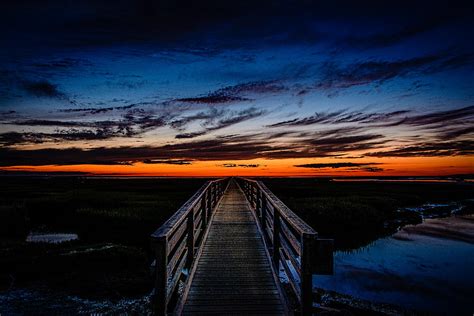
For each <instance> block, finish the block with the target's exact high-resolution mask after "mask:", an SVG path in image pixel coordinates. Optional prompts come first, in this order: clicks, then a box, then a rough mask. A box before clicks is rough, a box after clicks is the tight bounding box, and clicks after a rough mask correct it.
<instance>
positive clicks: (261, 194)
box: [151, 178, 333, 315]
mask: <svg viewBox="0 0 474 316" xmlns="http://www.w3.org/2000/svg"><path fill="white" fill-rule="evenodd" d="M151 240H152V247H153V249H154V250H155V255H156V256H155V260H154V263H153V265H152V269H153V270H154V275H155V287H154V291H153V296H152V297H153V306H154V307H153V311H154V314H155V315H169V314H175V315H181V314H185V315H191V314H195V315H196V314H199V315H285V314H289V315H293V314H300V315H312V313H313V293H312V291H313V288H312V277H313V274H328V273H331V272H332V264H333V263H332V262H333V260H332V244H333V241H332V240H325V239H320V238H318V236H317V233H316V232H315V231H314V230H313V229H312V228H311V227H310V226H308V224H306V223H305V222H304V221H303V220H302V219H301V218H299V217H298V216H297V215H296V214H295V213H294V212H292V211H291V210H290V209H289V208H288V207H287V206H286V205H285V204H284V203H283V202H282V201H281V200H280V199H278V197H276V196H275V195H274V194H273V193H272V192H271V191H270V190H269V189H268V188H267V187H266V186H265V185H264V184H263V183H262V182H261V181H255V180H251V179H245V178H223V179H216V180H211V181H207V182H206V183H205V184H204V185H203V186H202V187H201V188H200V189H199V190H198V191H197V192H196V193H195V194H194V195H193V196H192V197H191V198H190V199H189V200H188V201H187V202H186V203H184V204H183V206H181V207H180V208H179V209H178V210H177V211H176V213H175V214H173V216H171V218H169V219H168V220H167V221H166V222H165V223H164V224H163V225H162V226H161V227H160V228H159V229H158V230H156V231H155V232H154V233H153V234H152V235H151ZM281 269H282V270H281ZM282 271H283V273H284V275H285V277H284V278H280V277H279V275H277V273H278V274H280V273H282ZM289 302H291V303H289Z"/></svg>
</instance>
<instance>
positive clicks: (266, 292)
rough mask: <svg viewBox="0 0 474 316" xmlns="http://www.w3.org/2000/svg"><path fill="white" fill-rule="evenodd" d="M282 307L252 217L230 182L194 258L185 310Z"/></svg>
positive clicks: (275, 310)
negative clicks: (194, 263)
mask: <svg viewBox="0 0 474 316" xmlns="http://www.w3.org/2000/svg"><path fill="white" fill-rule="evenodd" d="M284 306H285V305H284V300H283V298H282V297H281V295H280V292H279V290H278V285H277V284H276V282H275V278H274V275H273V272H272V268H271V263H270V260H269V258H268V256H267V254H266V252H265V246H264V243H263V240H262V235H261V234H260V233H259V230H258V227H257V224H256V221H255V218H254V216H253V215H252V211H251V210H250V208H249V206H248V203H247V199H246V198H245V196H244V194H243V193H242V191H241V190H240V189H239V187H238V186H237V185H236V183H235V182H234V181H232V182H231V183H230V184H229V187H228V189H227V191H226V192H225V193H224V196H223V197H222V200H221V203H220V204H219V206H218V208H217V210H216V212H215V215H214V218H213V220H212V222H211V226H210V228H209V233H208V236H207V239H206V240H205V242H204V244H203V246H202V253H201V255H200V256H199V258H198V261H197V262H196V269H195V272H194V275H193V276H192V281H191V283H190V285H189V289H188V293H187V296H186V298H185V301H184V308H183V314H185V315H189V314H201V315H208V314H226V315H229V314H233V315H236V314H245V315H250V314H255V315H262V314H271V315H283V314H284V313H285V308H284Z"/></svg>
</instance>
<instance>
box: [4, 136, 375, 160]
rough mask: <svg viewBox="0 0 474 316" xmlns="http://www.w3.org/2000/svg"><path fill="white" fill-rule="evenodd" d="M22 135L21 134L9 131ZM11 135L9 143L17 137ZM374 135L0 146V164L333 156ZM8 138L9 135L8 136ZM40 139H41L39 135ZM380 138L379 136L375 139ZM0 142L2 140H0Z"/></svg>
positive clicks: (368, 144)
mask: <svg viewBox="0 0 474 316" xmlns="http://www.w3.org/2000/svg"><path fill="white" fill-rule="evenodd" d="M13 136H14V137H16V138H18V137H20V138H21V137H25V135H24V134H19V135H13ZM28 136H30V137H38V138H39V137H41V136H42V135H36V134H34V135H28ZM16 138H15V139H14V140H13V141H10V143H15V142H17V141H18V140H17V139H16ZM376 138H377V135H362V136H359V137H358V138H357V137H356V136H352V137H346V138H341V137H333V139H331V138H330V137H329V136H326V137H325V138H324V140H319V139H297V140H296V141H292V142H288V143H284V142H275V141H274V139H272V136H271V135H267V134H259V135H246V136H245V135H237V136H231V135H230V136H227V137H220V138H215V139H211V140H201V141H188V142H182V143H175V144H167V145H162V146H155V147H153V146H142V147H115V148H102V147H99V148H93V149H89V150H87V149H79V148H69V149H52V148H50V149H37V150H22V149H15V148H8V147H4V148H0V155H1V157H2V160H1V161H0V164H1V165H2V166H9V165H49V164H58V165H68V164H124V163H128V164H130V163H134V162H143V161H148V160H149V161H160V160H163V161H167V160H170V159H171V160H185V161H194V160H206V161H218V160H250V159H255V158H267V159H278V158H310V157H334V156H340V155H341V152H346V151H354V150H359V149H361V148H376V147H377V145H376V144H377V142H376V141H375V139H376ZM10 139H11V138H10ZM40 141H42V139H41V138H40ZM378 142H380V140H379V141H378ZM3 143H6V141H5V140H3Z"/></svg>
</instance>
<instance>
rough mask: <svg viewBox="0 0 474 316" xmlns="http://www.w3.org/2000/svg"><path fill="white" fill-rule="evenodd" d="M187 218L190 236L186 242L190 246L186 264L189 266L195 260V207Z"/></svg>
mask: <svg viewBox="0 0 474 316" xmlns="http://www.w3.org/2000/svg"><path fill="white" fill-rule="evenodd" d="M187 220H188V223H187V226H188V227H187V231H188V238H187V242H186V244H187V247H188V257H187V258H186V266H187V267H188V268H189V267H191V265H192V263H193V260H194V209H192V210H191V211H190V212H189V215H188V218H187Z"/></svg>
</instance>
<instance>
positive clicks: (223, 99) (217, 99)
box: [173, 94, 249, 104]
mask: <svg viewBox="0 0 474 316" xmlns="http://www.w3.org/2000/svg"><path fill="white" fill-rule="evenodd" d="M247 100H249V99H246V98H242V97H237V96H231V95H217V94H209V95H205V96H201V97H194V98H179V99H174V100H173V101H177V102H185V103H203V104H222V103H232V102H238V101H247Z"/></svg>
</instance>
